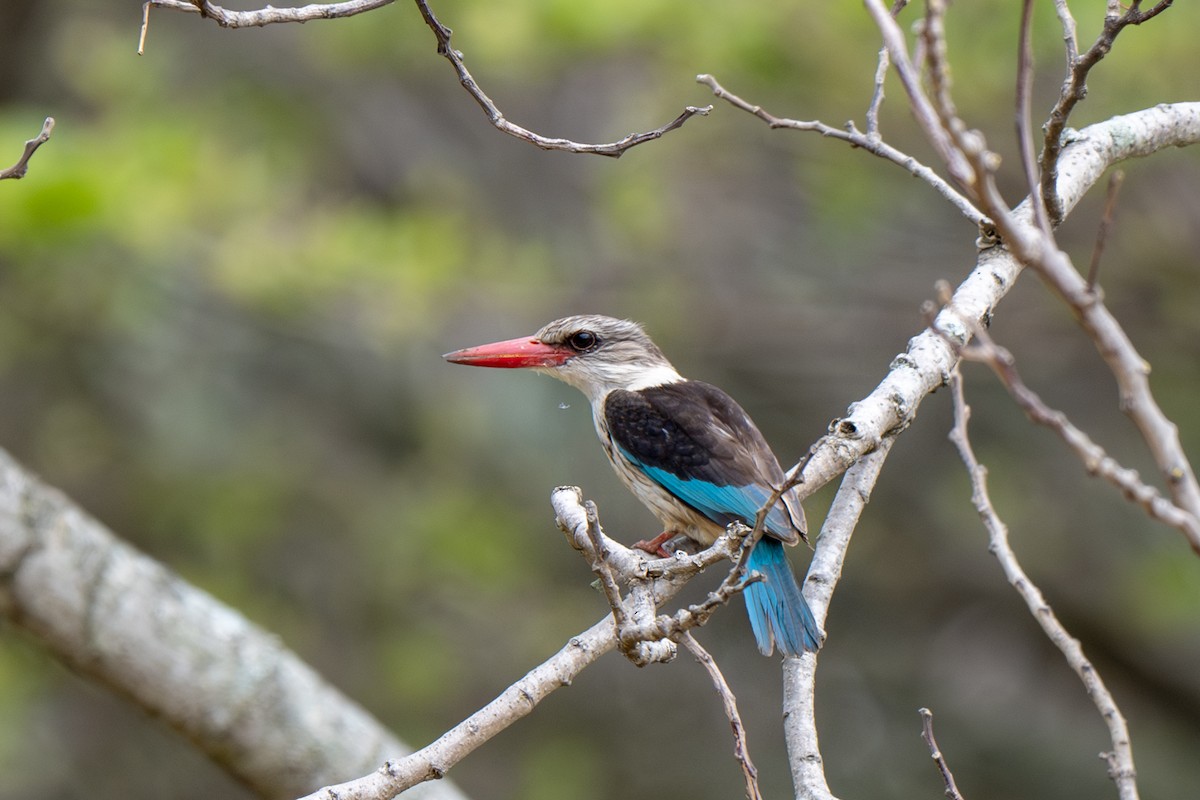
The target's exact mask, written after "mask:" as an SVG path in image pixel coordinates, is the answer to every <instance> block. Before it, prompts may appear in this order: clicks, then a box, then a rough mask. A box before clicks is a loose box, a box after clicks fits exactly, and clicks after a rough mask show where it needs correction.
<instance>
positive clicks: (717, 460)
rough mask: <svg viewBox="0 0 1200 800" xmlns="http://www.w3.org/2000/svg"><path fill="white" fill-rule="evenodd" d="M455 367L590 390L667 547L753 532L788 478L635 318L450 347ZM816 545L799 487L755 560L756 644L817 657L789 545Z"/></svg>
mask: <svg viewBox="0 0 1200 800" xmlns="http://www.w3.org/2000/svg"><path fill="white" fill-rule="evenodd" d="M443 358H445V359H446V360H447V361H449V362H451V363H455V364H465V365H468V366H476V367H500V368H524V369H531V370H533V371H534V372H538V373H542V374H545V375H549V376H551V377H554V378H557V379H559V380H561V381H563V382H564V383H566V384H568V385H570V386H573V387H575V388H576V389H579V390H580V391H582V392H583V394H584V395H585V396H586V397H587V399H588V402H589V403H590V404H591V410H592V421H593V423H594V424H595V427H596V434H597V436H598V437H599V439H600V442H601V444H602V445H603V447H604V452H605V455H607V456H608V460H609V462H610V463H611V464H612V467H613V469H614V470H616V473H617V476H618V477H619V478H620V480H621V482H622V483H623V484H624V485H625V486H626V487H627V488H628V489H630V490H631V491H632V492H633V494H634V495H636V496H637V498H638V499H639V500H641V502H642V503H643V504H644V505H645V506H646V507H647V508H649V510H650V511H651V513H653V514H654V515H655V516H656V517H657V518H658V520H659V521H660V522H661V523H662V525H663V532H662V534H660V535H659V536H656V537H654V538H653V539H652V540H650V541H649V542H639V543H638V544H637V545H635V546H638V547H642V549H645V550H646V551H647V552H655V551H658V552H659V554H666V552H665V551H664V550H662V549H661V548H662V547H663V545H664V544H665V543H666V542H668V541H669V540H670V539H671V538H673V537H675V536H678V535H680V534H682V535H684V536H686V537H687V538H688V539H691V540H693V541H695V542H696V543H697V544H699V545H701V546H703V547H707V546H709V545H711V544H712V543H713V541H715V540H716V538H717V537H718V536H720V535H721V534H722V533H724V532H725V529H726V527H727V526H728V525H730V524H732V523H733V522H735V521H736V522H741V523H743V524H745V525H747V526H748V527H751V528H753V527H754V523H755V519H756V516H757V514H758V512H759V509H760V508H761V507H762V506H763V505H765V504H766V503H767V501H768V500H770V498H771V495H772V494H773V493H774V492H775V491H776V490H778V489H779V488H780V487H782V486H783V485H784V483H785V481H786V476H785V475H784V472H783V469H782V468H781V467H780V466H779V461H778V460H777V459H776V457H775V455H774V453H773V452H772V451H771V448H770V447H769V446H768V445H767V442H766V440H765V439H764V437H763V435H762V433H761V432H760V431H759V429H758V428H757V427H756V426H755V424H754V422H753V421H752V420H751V419H750V416H749V415H748V414H747V413H746V412H745V410H743V409H742V407H741V406H740V405H738V403H737V402H736V401H735V400H734V399H733V398H732V397H730V396H729V395H728V394H726V393H725V392H724V391H722V390H721V389H719V388H717V387H716V386H713V385H712V384H709V383H705V382H703V381H695V380H688V379H686V378H684V377H683V376H682V375H680V374H679V372H678V371H677V370H676V369H675V367H674V366H672V365H671V362H670V361H668V360H667V357H666V356H665V355H663V353H662V351H661V350H660V349H659V348H658V346H657V345H655V344H654V342H653V341H651V339H650V337H649V336H648V335H647V334H646V332H645V330H644V328H643V327H642V326H641V325H639V324H638V323H636V322H631V321H629V320H623V319H616V318H613V317H608V316H602V315H598V314H585V315H577V316H569V317H564V318H562V319H557V320H554V321H553V322H550V323H548V324H547V325H545V326H543V327H542V328H541V329H540V330H539V331H537V332H536V333H534V334H533V335H532V336H523V337H519V338H516V339H508V340H505V341H500V342H495V343H492V344H485V345H480V346H477V347H468V348H464V349H462V350H455V351H454V352H452V353H446V354H445V355H444V356H443ZM801 540H803V541H805V542H807V541H808V537H807V534H806V530H805V519H804V510H803V509H802V508H801V506H800V498H799V496H798V494H797V492H796V489H795V487H790V488H788V489H787V491H784V492H783V493H782V495H780V497H779V500H778V501H777V502H776V503H775V505H774V506H772V508H771V509H770V511H769V512H768V513H767V515H766V518H765V520H764V525H763V530H762V535H761V537H760V538H759V540H758V541H757V542H754V543H753V544H752V549H751V551H750V555H749V557H748V558H747V561H746V567H747V569H748V570H749V571H750V572H757V573H759V575H760V576H761V578H762V579H761V580H759V581H755V582H751V583H749V584H748V585H747V586H746V588H745V590H744V592H743V594H744V596H745V600H746V609H747V612H748V614H749V617H750V627H751V629H752V630H753V632H754V637H755V641H756V643H757V645H758V649H759V650H760V651H761V652H762V653H763V654H764V655H771V653H772V652H773V650H774V648H775V647H776V646H777V647H778V648H779V650H780V652H781V653H782V654H783V655H785V656H799V655H801V654H803V653H805V652H816V651H817V650H818V649H820V647H821V643H822V640H823V633H822V632H821V629H820V628H819V627H818V625H817V623H816V620H815V619H814V617H813V614H812V611H811V610H810V609H809V606H808V603H807V602H805V600H804V596H803V595H802V594H801V593H800V587H799V585H798V584H797V583H796V577H795V574H794V573H793V571H792V567H791V562H790V561H789V560H788V557H787V553H786V552H785V550H784V545H795V544H797V543H798V542H799V541H801Z"/></svg>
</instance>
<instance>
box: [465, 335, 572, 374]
mask: <svg viewBox="0 0 1200 800" xmlns="http://www.w3.org/2000/svg"><path fill="white" fill-rule="evenodd" d="M573 355H575V353H574V351H572V350H570V349H568V348H566V347H556V346H554V345H549V344H543V343H542V342H539V341H538V340H537V339H534V338H532V337H529V336H523V337H521V338H519V339H509V340H508V341H506V342H495V343H494V344H481V345H479V346H478V347H467V348H464V349H462V350H455V351H454V352H453V353H446V355H444V356H442V358H444V359H446V360H447V361H450V362H452V363H454V364H467V365H468V366H472V367H503V368H507V369H514V368H517V367H557V366H561V365H562V364H563V362H565V361H566V360H567V359H568V358H570V357H571V356H573Z"/></svg>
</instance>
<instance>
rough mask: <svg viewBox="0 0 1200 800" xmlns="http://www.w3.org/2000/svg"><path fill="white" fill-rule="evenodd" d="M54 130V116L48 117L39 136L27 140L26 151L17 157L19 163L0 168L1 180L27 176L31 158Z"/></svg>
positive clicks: (18, 178)
mask: <svg viewBox="0 0 1200 800" xmlns="http://www.w3.org/2000/svg"><path fill="white" fill-rule="evenodd" d="M53 130H54V117H46V121H45V122H43V123H42V131H41V133H39V134H38V135H37V136H35V137H33V138H32V139H29V140H28V141H26V142H25V152H23V153H22V154H21V157H20V158H19V159H17V163H15V164H13V165H12V166H11V167H9V168H8V169H0V181H2V180H5V179H6V178H10V179H12V180H20V179H21V178H24V177H25V173H26V172H28V171H29V159H30V158H32V157H33V154H34V153H36V152H37V149H38V148H39V147H41V146H42V145H43V144H45V143H46V141H47V140H48V139H49V138H50V133H51V131H53Z"/></svg>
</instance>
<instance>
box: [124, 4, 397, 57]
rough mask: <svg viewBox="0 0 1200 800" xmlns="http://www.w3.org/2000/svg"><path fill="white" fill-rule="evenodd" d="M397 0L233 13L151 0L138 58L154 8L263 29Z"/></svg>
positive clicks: (358, 11)
mask: <svg viewBox="0 0 1200 800" xmlns="http://www.w3.org/2000/svg"><path fill="white" fill-rule="evenodd" d="M392 2H393V0H346V2H342V3H314V4H312V5H307V6H299V7H297V8H275V7H274V6H267V7H266V8H261V9H258V10H255V11H230V10H229V9H227V8H222V7H221V6H219V5H216V4H215V3H210V2H208V0H147V2H145V3H143V4H142V31H141V34H140V35H139V36H138V50H137V52H138V55H139V56H140V55H142V54H143V53H144V52H145V50H146V32H147V30H148V29H149V27H150V8H151V6H153V7H155V8H166V9H170V10H171V11H183V12H185V13H189V14H199V15H200V16H201V17H205V18H207V19H211V20H212V21H213V22H215V23H217V24H218V25H220V26H221V27H222V28H261V27H263V26H266V25H273V24H275V23H278V22H311V21H313V20H318V19H341V18H343V17H353V16H354V15H356V14H362V13H364V12H367V11H374V10H375V9H377V8H382V7H383V6H386V5H390V4H391V3H392Z"/></svg>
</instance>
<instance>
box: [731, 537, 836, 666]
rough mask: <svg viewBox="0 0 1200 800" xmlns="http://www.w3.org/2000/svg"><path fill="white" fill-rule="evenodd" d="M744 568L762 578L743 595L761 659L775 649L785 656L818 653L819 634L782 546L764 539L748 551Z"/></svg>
mask: <svg viewBox="0 0 1200 800" xmlns="http://www.w3.org/2000/svg"><path fill="white" fill-rule="evenodd" d="M746 567H747V568H748V569H749V570H750V571H757V572H760V573H762V575H763V577H764V578H765V580H761V581H756V582H755V583H752V584H750V585H749V586H747V587H746V591H745V592H744V594H745V595H746V611H747V612H748V613H749V614H750V627H751V628H752V629H753V630H754V638H755V639H756V640H757V641H758V649H759V650H761V651H762V653H763V655H770V654H771V651H772V650H773V649H774V646H775V645H778V646H779V650H780V651H781V652H782V653H783V654H784V655H785V656H798V655H800V654H801V653H803V652H806V651H807V652H812V653H815V652H816V651H817V650H818V649H820V647H821V630H820V628H818V627H817V621H816V620H815V619H814V618H813V615H812V611H811V610H810V609H809V607H808V603H807V602H805V600H804V596H803V595H801V594H800V587H799V586H798V585H797V583H796V576H795V574H793V572H792V565H791V563H790V562H789V561H788V558H787V553H785V552H784V549H783V542H781V541H779V540H778V539H774V538H772V537H770V536H764V537H763V538H762V539H760V540H759V541H758V543H757V544H755V545H754V549H753V550H751V551H750V558H749V559H748V560H747V562H746Z"/></svg>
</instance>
